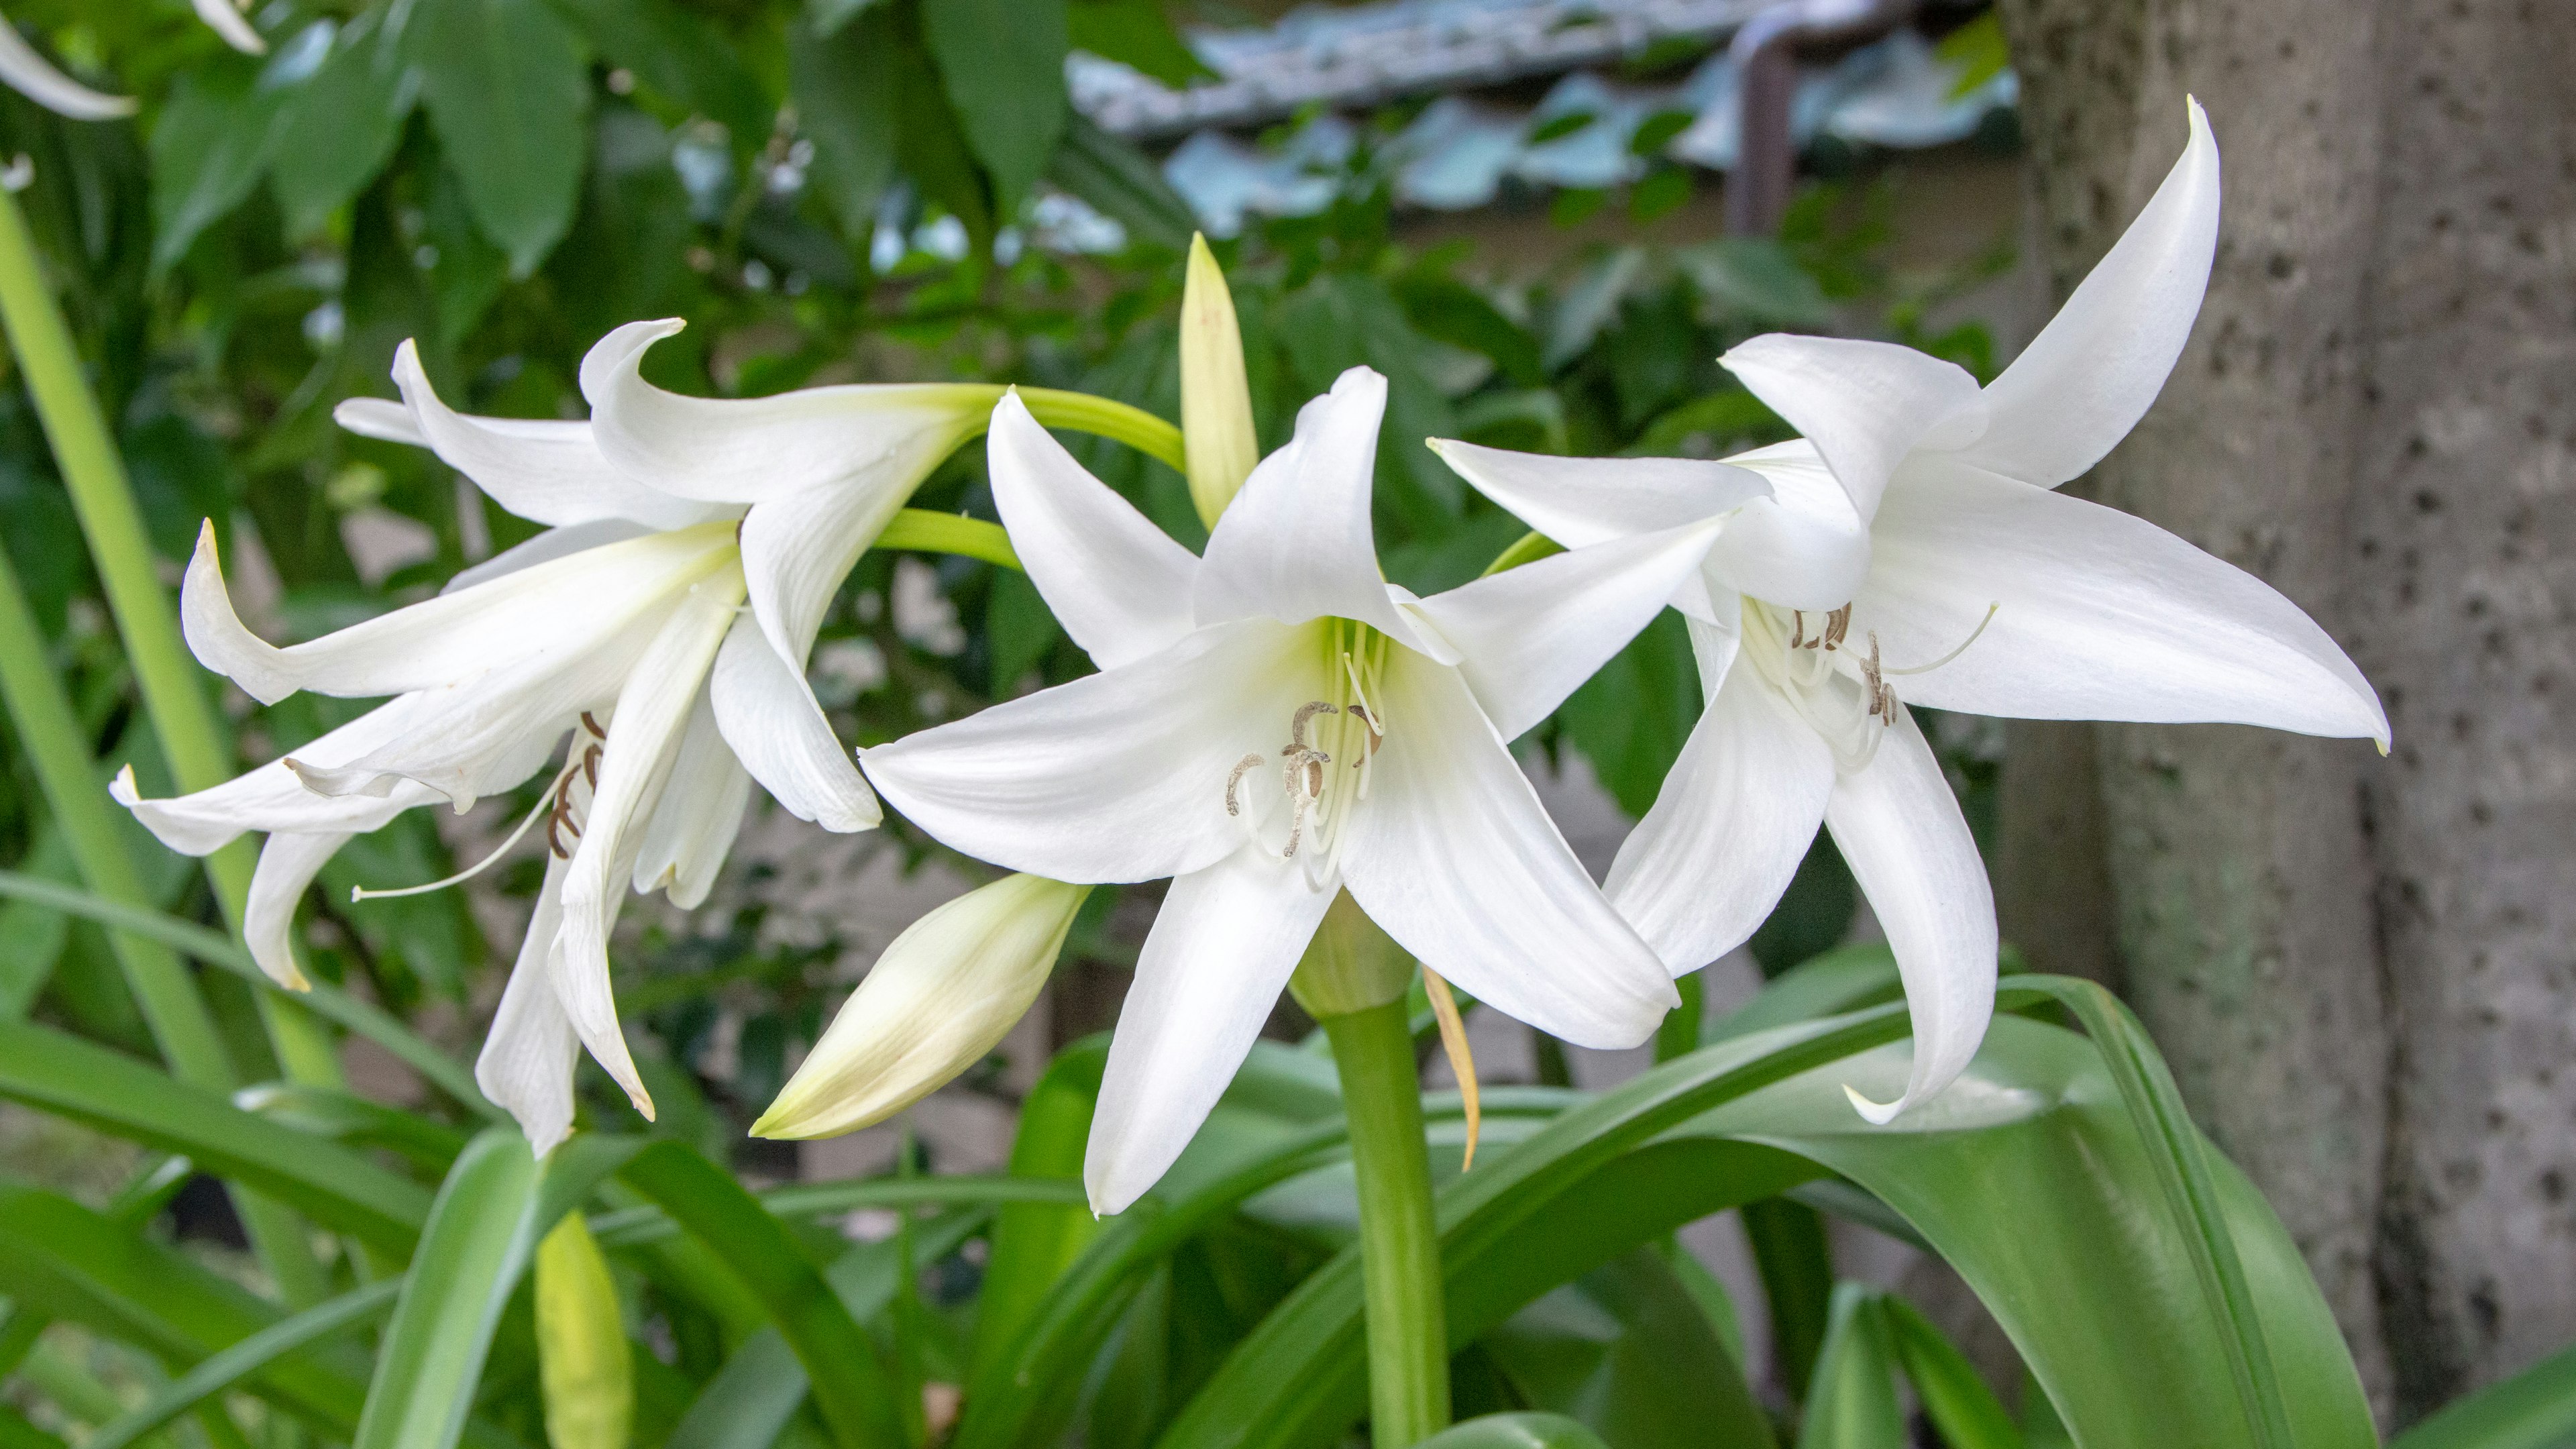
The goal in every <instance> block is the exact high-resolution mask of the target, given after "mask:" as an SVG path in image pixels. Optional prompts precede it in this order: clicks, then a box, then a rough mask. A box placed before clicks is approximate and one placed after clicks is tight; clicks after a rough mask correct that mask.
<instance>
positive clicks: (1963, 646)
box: [1879, 599, 2003, 674]
mask: <svg viewBox="0 0 2576 1449" xmlns="http://www.w3.org/2000/svg"><path fill="white" fill-rule="evenodd" d="M2002 607H2003V601H2002V600H2000V599H1998V600H1996V601H1995V602H1994V603H1991V604H1988V605H1986V617H1984V618H1982V619H1979V620H1978V621H1977V627H1976V628H1974V629H1972V630H1970V631H1969V632H1968V637H1967V638H1965V639H1962V640H1960V641H1959V647H1958V648H1956V649H1953V650H1951V651H1950V652H1949V653H1947V654H1944V655H1942V656H1941V657H1940V658H1938V659H1935V660H1933V661H1932V662H1931V663H1929V664H1917V665H1914V666H1913V667H1912V668H1909V669H1884V670H1881V671H1879V672H1880V673H1882V674H1928V673H1930V672H1931V671H1933V670H1935V669H1938V668H1940V667H1941V666H1942V665H1944V664H1947V663H1949V662H1950V661H1951V660H1953V659H1956V658H1958V657H1959V656H1960V655H1962V654H1965V653H1967V652H1968V646H1969V645H1971V644H1974V643H1976V642H1977V640H1978V639H1979V638H1981V637H1983V636H1984V634H1985V632H1986V626H1987V625H1988V624H1991V623H1993V622H1994V621H1995V611H1996V610H1997V609H2000V608H2002Z"/></svg>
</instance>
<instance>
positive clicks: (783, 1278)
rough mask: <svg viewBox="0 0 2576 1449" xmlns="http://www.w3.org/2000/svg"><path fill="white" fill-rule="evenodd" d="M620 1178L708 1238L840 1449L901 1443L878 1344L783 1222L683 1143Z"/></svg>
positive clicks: (665, 1144)
mask: <svg viewBox="0 0 2576 1449" xmlns="http://www.w3.org/2000/svg"><path fill="white" fill-rule="evenodd" d="M619 1176H620V1177H622V1178H623V1179H624V1180H625V1181H626V1183H627V1184H628V1185H629V1186H631V1187H633V1188H635V1189H636V1190H637V1191H639V1192H641V1193H643V1194H644V1195H645V1196H647V1197H649V1198H651V1199H653V1201H655V1202H656V1203H658V1204H660V1205H661V1207H662V1209H663V1210H664V1211H665V1212H668V1213H669V1214H670V1215H671V1216H672V1218H674V1219H675V1220H677V1221H678V1222H679V1224H680V1225H681V1226H682V1227H684V1228H686V1229H687V1230H688V1231H689V1233H690V1234H691V1235H692V1236H694V1237H696V1238H697V1239H698V1240H699V1241H700V1242H702V1243H704V1244H705V1245H706V1246H707V1248H708V1249H709V1250H710V1251H712V1252H713V1253H715V1255H716V1256H717V1257H718V1258H720V1259H722V1260H723V1262H724V1264H725V1266H726V1267H727V1268H729V1269H731V1270H732V1272H733V1274H734V1276H735V1277H737V1278H739V1279H740V1280H741V1282H742V1285H743V1286H744V1287H745V1288H746V1289H748V1290H750V1292H751V1295H752V1296H753V1297H754V1298H756V1299H758V1300H759V1301H760V1304H761V1307H762V1308H763V1310H764V1311H766V1312H767V1313H768V1315H769V1318H770V1321H771V1322H772V1323H774V1324H775V1325H777V1328H778V1331H779V1334H780V1336H781V1337H783V1338H785V1339H786V1340H787V1346H788V1347H789V1348H791V1349H793V1350H795V1353H796V1357H797V1359H798V1360H799V1361H800V1362H802V1363H803V1364H804V1365H805V1373H806V1376H807V1378H808V1379H810V1380H811V1381H812V1388H813V1394H814V1405H815V1407H816V1408H817V1409H818V1410H820V1411H821V1412H822V1415H823V1422H824V1423H825V1424H827V1425H829V1426H830V1427H831V1430H832V1433H833V1434H834V1436H835V1437H836V1438H838V1439H839V1440H840V1442H841V1443H842V1445H843V1446H844V1449H862V1446H869V1445H884V1446H888V1449H891V1446H894V1445H898V1444H900V1443H902V1442H903V1431H902V1425H901V1421H900V1420H899V1419H898V1418H897V1417H896V1415H895V1404H894V1389H893V1385H892V1383H891V1381H890V1377H889V1375H888V1374H887V1373H886V1369H885V1365H884V1364H883V1363H882V1362H881V1361H880V1360H879V1359H878V1357H877V1347H876V1344H875V1343H874V1341H872V1340H871V1339H869V1337H868V1336H867V1333H866V1332H865V1331H864V1330H862V1329H861V1328H860V1327H859V1325H858V1323H857V1321H856V1320H854V1319H852V1318H851V1317H850V1312H849V1309H848V1308H847V1307H846V1306H845V1305H843V1303H842V1302H841V1299H840V1296H839V1295H838V1294H836V1293H834V1292H833V1291H832V1288H831V1285H830V1284H828V1283H826V1282H825V1281H824V1279H823V1274H822V1272H821V1270H820V1269H818V1268H817V1267H816V1266H815V1264H814V1263H813V1261H812V1260H811V1259H809V1258H808V1257H806V1255H805V1248H804V1245H803V1243H802V1242H800V1241H799V1240H798V1239H797V1237H796V1236H795V1234H793V1233H790V1232H789V1231H788V1230H787V1225H786V1224H784V1223H782V1222H780V1221H779V1220H778V1219H777V1218H776V1217H774V1216H772V1215H771V1214H770V1213H769V1212H768V1211H767V1210H766V1209H764V1208H763V1207H761V1205H760V1201H759V1199H757V1198H755V1197H753V1196H752V1195H751V1194H750V1193H749V1192H748V1191H746V1190H744V1188H743V1186H742V1184H741V1183H739V1182H737V1181H735V1180H734V1177H733V1175H732V1174H731V1173H728V1172H726V1171H725V1170H724V1169H722V1168H720V1167H717V1166H716V1165H715V1164H714V1163H711V1162H709V1161H707V1160H706V1159H705V1158H704V1157H701V1156H699V1155H698V1154H697V1153H696V1152H694V1151H692V1150H690V1149H689V1147H688V1146H687V1145H686V1144H684V1143H681V1142H677V1141H671V1140H664V1141H660V1142H656V1143H654V1144H653V1145H651V1146H650V1147H646V1148H644V1149H643V1150H641V1151H639V1152H637V1153H636V1154H635V1155H634V1156H633V1157H632V1158H630V1159H629V1160H628V1161H627V1163H626V1165H625V1167H624V1168H623V1169H622V1170H621V1171H620V1173H619ZM362 1449H363V1446H362Z"/></svg>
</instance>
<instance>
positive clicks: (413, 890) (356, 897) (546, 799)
mask: <svg viewBox="0 0 2576 1449" xmlns="http://www.w3.org/2000/svg"><path fill="white" fill-rule="evenodd" d="M582 718H583V720H584V721H585V722H587V721H588V719H589V716H588V715H584V716H583V717H582ZM598 752H599V747H598V746H597V745H593V746H591V749H590V753H591V754H592V755H596V754H597V753H598ZM575 768H576V764H575V762H572V761H566V762H565V764H564V767H563V768H562V769H560V770H558V771H556V772H555V778H554V781H553V783H551V784H549V785H547V786H546V792H545V793H544V794H543V795H540V796H538V797H537V803H536V804H535V805H533V806H531V807H529V809H528V813H527V815H526V816H525V817H524V818H522V819H521V820H520V821H519V824H518V828H517V829H515V830H512V831H511V832H510V833H509V835H508V836H506V837H504V838H503V840H502V841H501V843H500V844H498V845H496V846H493V847H492V849H491V851H490V852H489V853H488V854H486V855H485V856H484V857H483V858H482V859H481V860H478V861H476V862H474V863H473V864H472V865H469V866H467V867H466V868H465V869H463V870H460V871H458V872H457V873H456V874H454V875H451V876H449V877H447V878H446V879H444V880H434V881H431V882H430V883H429V884H427V885H416V886H398V887H395V888H393V889H389V890H370V889H368V888H367V887H365V886H351V887H350V888H349V904H351V905H356V904H357V903H358V902H360V901H375V900H392V899H395V898H396V897H400V896H425V895H427V894H429V893H430V892H431V891H442V890H445V889H447V888H448V887H449V886H452V885H462V884H464V883H465V882H466V881H469V880H472V879H474V877H476V876H478V875H481V874H482V873H483V872H485V871H487V870H490V869H491V868H492V864H493V862H495V861H497V860H499V859H500V858H501V857H502V856H504V855H507V854H509V853H510V847H511V846H514V845H516V844H518V843H519V841H520V839H521V838H522V837H524V836H525V835H526V834H527V833H528V832H529V830H531V829H533V828H534V827H535V826H536V823H537V817H539V816H541V815H542V816H545V817H547V824H546V842H547V844H549V845H553V844H554V843H555V826H556V825H557V824H559V823H562V822H563V819H564V816H565V814H566V813H567V807H568V805H569V804H570V792H569V791H567V790H565V789H564V785H565V784H566V782H568V781H570V780H571V779H572V772H573V770H574V769H575ZM573 834H574V835H576V836H578V835H580V834H581V831H580V830H579V829H578V828H575V829H574V831H573ZM569 853H570V852H568V851H564V850H561V849H557V850H556V851H555V854H557V855H568V854H569Z"/></svg>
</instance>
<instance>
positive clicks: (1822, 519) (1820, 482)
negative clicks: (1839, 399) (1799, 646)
mask: <svg viewBox="0 0 2576 1449" xmlns="http://www.w3.org/2000/svg"><path fill="white" fill-rule="evenodd" d="M1729 461H1730V462H1732V463H1734V464H1736V465H1737V466H1739V467H1741V468H1743V469H1744V470H1745V471H1747V472H1751V473H1755V474H1758V475H1760V476H1761V478H1762V480H1763V481H1764V482H1765V483H1768V484H1769V485H1770V486H1771V496H1770V497H1768V498H1756V499H1754V500H1753V501H1751V502H1749V503H1747V504H1745V505H1744V506H1743V507H1742V508H1739V509H1737V510H1736V511H1735V513H1734V515H1733V516H1732V517H1730V518H1728V519H1727V520H1726V530H1725V531H1724V532H1723V533H1720V534H1719V535H1718V537H1717V542H1716V543H1715V544H1713V545H1711V546H1710V548H1709V551H1708V574H1709V577H1710V578H1712V579H1715V580H1716V581H1718V582H1719V583H1721V584H1723V585H1725V586H1726V587H1727V588H1730V589H1733V590H1735V591H1736V592H1737V593H1741V594H1749V595H1751V596H1753V597H1754V598H1757V599H1768V600H1770V601H1771V602H1772V603H1775V604H1784V605H1786V606H1788V607H1789V608H1792V609H1839V608H1841V607H1842V606H1843V605H1844V604H1847V603H1849V602H1851V597H1852V595H1853V594H1855V593H1857V592H1858V591H1859V589H1860V583H1861V580H1862V578H1864V577H1865V576H1867V574H1868V573H1869V525H1868V524H1866V523H1864V522H1863V521H1862V520H1861V516H1860V513H1859V512H1858V511H1857V510H1856V509H1854V508H1853V507H1852V501H1851V498H1850V496H1849V495H1847V494H1845V493H1844V492H1843V489H1842V485H1841V484H1839V483H1837V482H1835V481H1834V475H1833V472H1832V470H1831V469H1828V468H1827V467H1826V466H1825V460H1824V459H1823V458H1821V457H1819V456H1817V454H1816V445H1815V444H1813V443H1810V442H1808V441H1807V440H1806V439H1804V438H1797V439H1793V440H1792V441H1789V442H1786V443H1778V444H1774V445H1773V446H1771V447H1768V448H1756V449H1754V450H1753V451H1752V452H1750V453H1739V454H1737V455H1736V456H1735V457H1734V458H1732V459H1730V460H1729Z"/></svg>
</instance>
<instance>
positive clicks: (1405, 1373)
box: [1323, 1001, 1449, 1449]
mask: <svg viewBox="0 0 2576 1449" xmlns="http://www.w3.org/2000/svg"><path fill="white" fill-rule="evenodd" d="M1323 1026H1324V1034H1325V1035H1326V1036H1327V1037H1328V1038H1330V1039H1331V1041H1332V1044H1333V1062H1334V1065H1335V1066H1336V1067H1337V1068H1338V1069H1339V1071H1340V1073H1341V1079H1342V1110H1343V1111H1344V1113H1345V1114H1347V1115H1348V1117H1349V1119H1350V1126H1351V1167H1352V1169H1353V1171H1354V1172H1355V1173H1356V1174H1357V1175H1358V1179H1359V1204H1360V1278H1361V1283H1362V1291H1363V1294H1364V1297H1365V1299H1366V1303H1367V1315H1368V1317H1367V1321H1368V1362H1369V1426H1370V1432H1371V1435H1372V1438H1373V1440H1374V1442H1375V1445H1376V1449H1408V1446H1410V1445H1413V1444H1416V1443H1419V1442H1421V1441H1422V1440H1424V1439H1427V1438H1429V1437H1431V1436H1432V1435H1433V1434H1436V1433H1439V1432H1440V1431H1441V1430H1442V1429H1445V1428H1447V1427H1449V1328H1448V1313H1447V1305H1446V1303H1445V1301H1444V1300H1443V1298H1442V1296H1441V1292H1442V1290H1441V1276H1440V1235H1439V1230H1438V1228H1437V1227H1436V1226H1435V1224H1434V1223H1433V1221H1432V1215H1431V1156H1430V1152H1429V1150H1428V1148H1427V1146H1426V1144H1425V1143H1424V1140H1423V1135H1422V1088H1421V1081H1420V1078H1419V1077H1418V1076H1417V1075H1416V1072H1415V1068H1414V1061H1413V1033H1412V1031H1411V1029H1410V1023H1409V1022H1408V1021H1407V1019H1406V1015H1405V1009H1404V1003H1403V1002H1400V1001H1397V1002H1389V1003H1388V1004H1386V1005H1384V1006H1373V1007H1370V1008H1369V1009H1367V1010H1365V1011H1355V1012H1350V1013H1348V1014H1346V1015H1339V1016H1327V1017H1325V1018H1324V1019H1323Z"/></svg>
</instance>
